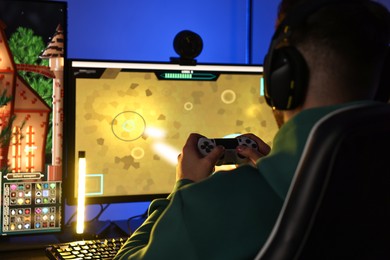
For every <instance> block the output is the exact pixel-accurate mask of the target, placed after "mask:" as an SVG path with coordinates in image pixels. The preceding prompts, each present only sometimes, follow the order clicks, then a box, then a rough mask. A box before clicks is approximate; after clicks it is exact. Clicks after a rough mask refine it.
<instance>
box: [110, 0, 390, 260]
mask: <svg viewBox="0 0 390 260" xmlns="http://www.w3.org/2000/svg"><path fill="white" fill-rule="evenodd" d="M308 1H309V0H296V1H293V0H284V1H283V2H282V3H281V5H280V13H279V18H280V20H283V18H284V16H285V14H286V13H287V18H286V19H288V15H289V12H290V10H291V9H294V8H295V6H296V5H298V4H300V3H303V4H305V2H308ZM313 2H314V1H313ZM340 2H342V1H340ZM359 2H364V3H351V1H347V3H345V4H340V3H338V4H330V5H327V6H324V7H322V8H319V10H315V11H314V13H313V14H312V15H310V16H309V17H308V18H307V19H305V21H303V22H302V24H300V25H299V26H298V27H297V28H294V31H293V33H292V35H290V36H289V37H288V39H287V41H282V42H280V43H278V44H277V46H275V48H276V49H279V48H283V47H286V46H293V47H294V48H296V49H297V51H298V52H299V53H300V54H301V55H302V57H303V59H304V60H305V64H306V65H305V66H307V76H308V77H307V82H306V85H304V86H303V90H304V91H303V95H302V97H301V99H302V100H301V101H300V102H297V103H296V104H294V106H288V108H283V109H282V110H281V111H279V112H280V114H281V115H282V118H283V121H284V124H283V126H282V127H281V128H280V130H279V132H278V133H277V135H276V136H275V139H274V142H273V148H272V151H271V152H270V148H269V147H268V146H267V145H266V144H265V143H264V142H262V141H261V139H260V138H258V137H256V136H255V135H253V134H247V136H249V137H250V138H252V139H253V140H255V141H256V142H257V143H258V146H259V150H252V149H250V148H247V147H242V146H240V147H238V148H237V151H238V152H239V153H240V154H241V155H244V156H246V157H248V158H249V159H250V160H251V161H252V163H253V164H254V166H255V167H253V166H251V165H243V166H240V167H238V168H237V169H235V170H232V171H224V172H216V173H214V174H212V175H211V174H210V173H211V172H212V171H213V169H214V165H215V163H216V161H217V159H218V158H219V157H220V156H221V154H222V153H223V148H222V147H218V148H217V149H214V150H213V152H211V153H210V154H209V155H208V156H206V157H202V156H201V155H200V154H199V152H198V151H197V145H196V144H197V141H198V139H199V137H200V135H198V134H191V135H190V137H189V138H188V140H187V143H186V144H185V146H184V147H183V150H182V153H181V155H180V156H179V158H178V165H177V170H176V175H177V183H176V186H175V188H174V190H173V192H172V194H171V195H169V197H168V198H167V199H159V200H155V201H153V202H152V203H151V205H150V209H149V217H148V219H147V220H146V221H145V223H144V224H143V225H142V226H141V227H140V228H139V229H138V230H137V231H136V232H135V233H134V234H133V235H132V236H131V237H130V238H129V240H128V241H127V242H126V244H125V245H124V246H123V248H122V249H121V251H120V252H119V253H118V255H117V257H116V259H224V260H226V259H253V258H254V256H256V254H257V252H258V251H259V250H260V248H261V246H262V245H263V244H264V242H265V241H266V239H267V236H268V235H269V233H270V231H271V229H272V227H273V225H274V223H275V220H276V218H277V216H278V213H279V211H280V209H281V206H282V204H283V202H284V199H285V196H286V193H287V191H288V188H289V185H290V182H291V179H292V177H293V174H294V171H295V168H296V166H297V164H298V161H299V158H300V155H301V153H302V151H303V148H304V145H305V142H306V139H307V136H308V134H309V132H310V129H311V128H312V126H313V125H314V124H315V123H316V122H317V121H318V120H319V119H320V118H321V117H323V116H324V115H326V114H328V113H329V112H331V111H334V110H336V109H338V108H340V107H343V106H349V105H353V104H356V103H370V102H374V101H372V100H373V97H374V96H375V93H376V91H377V85H378V82H379V78H380V74H381V73H380V71H381V66H382V64H383V60H384V57H385V56H386V55H385V54H386V52H387V49H388V46H389V13H388V11H387V10H386V9H385V8H381V7H380V6H378V5H377V4H372V3H369V2H368V1H359ZM282 26H283V21H282ZM266 63H267V61H266ZM272 66H273V65H272ZM272 66H271V67H272ZM268 69H271V70H272V69H273V68H268ZM268 84H269V82H268ZM269 103H270V104H271V105H272V104H273V101H272V99H271V100H270V101H269Z"/></svg>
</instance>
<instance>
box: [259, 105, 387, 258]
mask: <svg viewBox="0 0 390 260" xmlns="http://www.w3.org/2000/svg"><path fill="white" fill-rule="evenodd" d="M389 248H390V105H387V104H379V103H378V104H375V105H367V106H356V107H352V108H348V109H342V110H339V111H336V112H335V113H332V114H330V115H327V116H326V117H325V118H323V119H322V120H320V121H319V122H318V123H317V124H316V126H315V127H314V128H313V129H312V131H311V134H310V136H309V139H308V141H307V144H306V147H305V150H304V153H303V155H302V157H301V160H300V163H299V165H298V168H297V170H296V173H295V176H294V179H293V181H292V184H291V187H290V190H289V193H288V195H287V198H286V201H285V204H284V206H283V208H282V211H281V213H280V216H279V218H278V220H277V222H276V224H275V226H274V229H273V231H272V233H271V235H270V236H269V238H268V240H267V242H266V243H265V245H264V247H263V248H262V249H261V250H260V252H259V254H258V255H257V257H256V259H258V260H260V259H261V260H271V259H272V260H284V259H316V260H318V259H332V260H334V259H390V249H389Z"/></svg>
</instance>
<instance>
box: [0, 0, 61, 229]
mask: <svg viewBox="0 0 390 260" xmlns="http://www.w3.org/2000/svg"><path fill="white" fill-rule="evenodd" d="M66 8H67V4H66V3H65V2H46V1H30V0H26V1H18V0H12V1H10V0H8V1H6V0H1V1H0V96H1V97H0V153H1V154H0V194H1V197H0V202H1V203H0V204H1V207H0V236H8V235H27V234H40V235H41V234H42V233H51V232H59V231H61V215H62V149H63V147H62V122H61V113H62V100H61V97H60V93H61V92H62V87H63V60H64V56H65V53H64V50H65V43H64V35H66V34H65V32H64V29H65V28H66V11H67V9H66Z"/></svg>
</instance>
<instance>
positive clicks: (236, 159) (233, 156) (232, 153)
mask: <svg viewBox="0 0 390 260" xmlns="http://www.w3.org/2000/svg"><path fill="white" fill-rule="evenodd" d="M219 145H221V146H223V147H225V152H224V154H223V155H222V156H221V158H219V160H218V161H217V163H216V165H223V164H243V163H246V162H248V158H246V157H244V156H241V155H239V154H238V153H237V151H236V148H237V146H239V145H245V146H248V147H250V148H253V149H258V146H257V143H256V142H255V141H253V140H252V139H250V138H248V137H246V136H239V137H237V138H214V139H209V138H206V137H201V138H200V139H199V140H198V149H199V152H200V153H201V154H202V155H203V156H206V155H207V154H209V153H210V152H211V151H212V150H213V149H214V148H215V147H217V146H219Z"/></svg>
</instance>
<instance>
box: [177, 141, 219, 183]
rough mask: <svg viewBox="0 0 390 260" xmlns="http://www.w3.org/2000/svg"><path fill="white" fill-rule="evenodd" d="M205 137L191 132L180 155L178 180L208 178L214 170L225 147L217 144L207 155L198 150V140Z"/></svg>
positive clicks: (195, 180) (196, 180)
mask: <svg viewBox="0 0 390 260" xmlns="http://www.w3.org/2000/svg"><path fill="white" fill-rule="evenodd" d="M201 137H203V136H202V135H199V134H191V135H190V136H189V137H188V139H187V142H186V144H185V145H184V147H183V150H182V153H181V154H180V155H179V157H178V164H177V167H176V180H181V179H189V180H192V181H194V182H198V181H201V180H203V179H206V178H207V177H208V176H210V174H211V173H212V172H213V171H214V167H215V164H216V163H217V161H218V159H219V158H220V157H221V156H222V154H223V153H224V148H223V147H220V146H217V147H216V148H215V149H213V150H212V151H211V153H209V154H208V155H207V156H205V157H203V156H202V155H201V154H200V152H199V151H198V140H199V138H201Z"/></svg>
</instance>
